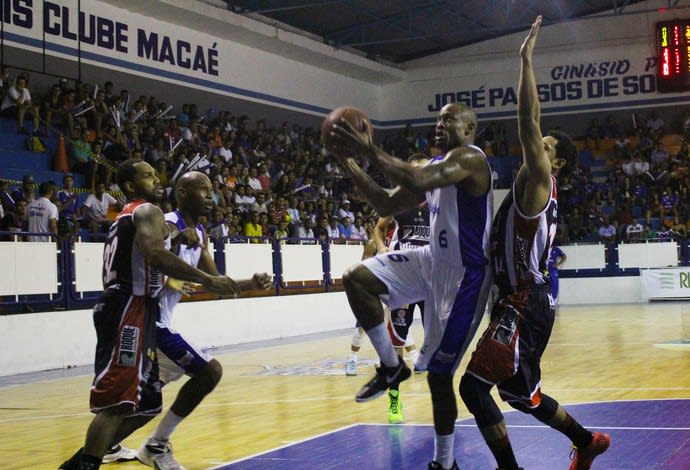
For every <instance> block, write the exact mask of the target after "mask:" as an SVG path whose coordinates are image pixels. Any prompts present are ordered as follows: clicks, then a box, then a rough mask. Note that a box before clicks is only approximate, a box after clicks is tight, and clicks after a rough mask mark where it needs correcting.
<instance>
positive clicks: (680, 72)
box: [656, 20, 690, 93]
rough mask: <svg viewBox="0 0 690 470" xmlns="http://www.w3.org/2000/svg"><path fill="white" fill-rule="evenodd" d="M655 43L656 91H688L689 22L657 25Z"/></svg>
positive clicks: (681, 21) (689, 83)
mask: <svg viewBox="0 0 690 470" xmlns="http://www.w3.org/2000/svg"><path fill="white" fill-rule="evenodd" d="M656 43H657V52H658V55H659V69H658V73H657V89H658V90H659V91H660V92H664V93H667V92H674V91H685V90H690V20H673V21H663V22H660V23H657V25H656Z"/></svg>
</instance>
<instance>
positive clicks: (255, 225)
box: [244, 210, 264, 243]
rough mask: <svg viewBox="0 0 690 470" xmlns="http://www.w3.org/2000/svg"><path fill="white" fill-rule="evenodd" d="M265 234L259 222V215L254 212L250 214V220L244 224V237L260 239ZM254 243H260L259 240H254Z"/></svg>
mask: <svg viewBox="0 0 690 470" xmlns="http://www.w3.org/2000/svg"><path fill="white" fill-rule="evenodd" d="M263 234H264V232H263V228H262V226H261V223H260V222H259V213H258V212H256V211H255V210H252V211H251V212H250V213H249V218H248V220H247V222H246V223H245V224H244V235H245V236H247V237H260V236H262V235H263ZM251 242H252V243H259V240H252V241H251Z"/></svg>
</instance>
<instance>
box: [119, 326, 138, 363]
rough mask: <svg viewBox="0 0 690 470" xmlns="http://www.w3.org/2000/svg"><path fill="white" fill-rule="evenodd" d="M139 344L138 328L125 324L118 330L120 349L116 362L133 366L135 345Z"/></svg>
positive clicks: (135, 359) (135, 355)
mask: <svg viewBox="0 0 690 470" xmlns="http://www.w3.org/2000/svg"><path fill="white" fill-rule="evenodd" d="M138 344H139V328H137V327H136V326H129V325H125V326H123V327H122V331H121V332H120V350H119V351H118V353H117V362H118V364H120V365H121V366H133V365H135V364H136V362H137V346H138Z"/></svg>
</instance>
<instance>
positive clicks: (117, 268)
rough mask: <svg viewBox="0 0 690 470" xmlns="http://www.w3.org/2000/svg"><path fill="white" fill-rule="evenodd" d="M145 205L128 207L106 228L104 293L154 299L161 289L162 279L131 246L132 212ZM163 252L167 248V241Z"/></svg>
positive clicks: (133, 203) (134, 202) (134, 229)
mask: <svg viewBox="0 0 690 470" xmlns="http://www.w3.org/2000/svg"><path fill="white" fill-rule="evenodd" d="M145 204H150V203H149V202H146V201H144V200H134V201H132V202H130V203H128V204H127V205H125V207H124V208H123V209H122V212H120V214H119V215H118V216H117V219H116V220H115V222H114V223H113V224H112V225H111V226H110V230H109V231H108V238H107V239H106V242H105V248H104V250H103V288H104V290H110V291H117V292H127V293H130V294H132V295H136V296H144V297H157V296H158V294H160V291H161V290H162V288H163V286H164V285H165V275H164V274H163V273H161V272H160V271H158V270H157V269H153V268H152V267H151V266H150V265H149V263H148V262H147V261H146V259H145V258H144V256H143V255H142V253H141V251H139V248H138V247H137V246H136V243H135V242H134V235H135V233H136V227H135V225H134V212H135V211H136V210H137V209H138V208H139V207H141V206H143V205H145ZM166 248H167V249H169V248H170V239H169V237H168V239H166Z"/></svg>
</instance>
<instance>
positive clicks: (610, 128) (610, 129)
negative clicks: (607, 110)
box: [603, 114, 623, 139]
mask: <svg viewBox="0 0 690 470" xmlns="http://www.w3.org/2000/svg"><path fill="white" fill-rule="evenodd" d="M603 134H604V135H603V136H604V138H605V139H615V138H616V137H619V136H622V135H623V128H622V127H621V126H620V124H618V121H616V116H614V115H613V114H609V115H608V116H606V124H604V129H603Z"/></svg>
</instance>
